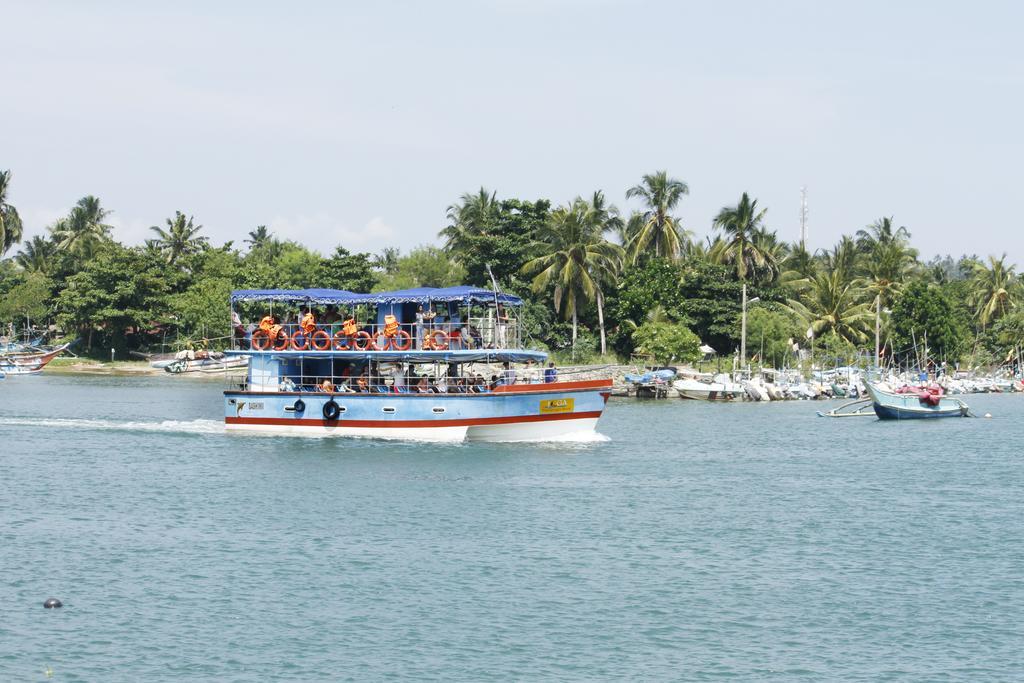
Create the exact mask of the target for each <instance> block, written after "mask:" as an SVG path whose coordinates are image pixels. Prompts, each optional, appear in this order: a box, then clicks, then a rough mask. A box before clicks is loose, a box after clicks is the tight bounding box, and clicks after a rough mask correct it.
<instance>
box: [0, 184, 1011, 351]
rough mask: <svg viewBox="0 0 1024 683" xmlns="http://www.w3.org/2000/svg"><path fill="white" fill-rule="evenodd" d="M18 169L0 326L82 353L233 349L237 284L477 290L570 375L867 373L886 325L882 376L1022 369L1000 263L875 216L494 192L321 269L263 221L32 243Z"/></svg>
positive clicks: (77, 216)
mask: <svg viewBox="0 0 1024 683" xmlns="http://www.w3.org/2000/svg"><path fill="white" fill-rule="evenodd" d="M12 178H13V176H12V173H11V172H10V171H3V172H0V322H2V323H3V326H4V333H5V334H7V335H11V334H13V335H14V336H18V335H20V334H23V333H24V331H25V328H26V327H28V328H31V329H32V330H36V331H40V330H45V331H48V332H49V333H51V334H52V335H54V336H56V337H57V338H61V339H75V338H77V339H79V340H80V342H79V344H78V346H77V347H76V352H78V353H80V354H82V355H86V356H93V357H97V358H109V357H110V350H111V349H114V350H115V353H116V354H118V355H119V357H124V354H126V353H127V351H129V350H131V349H137V348H151V349H155V348H156V347H159V346H162V347H164V348H165V349H169V350H174V349H182V348H199V347H210V348H220V347H223V346H227V345H229V343H230V334H231V330H230V317H229V315H228V305H229V304H228V299H229V294H230V292H231V291H232V290H234V289H262V288H267V289H270V288H280V289H298V288H307V287H326V288H337V289H346V290H351V291H357V292H368V291H384V290H389V289H400V288H407V287H446V286H451V285H457V284H475V285H480V286H483V287H488V288H490V287H491V277H490V275H489V273H488V266H490V271H491V272H492V273H493V275H494V278H495V280H496V281H497V283H498V285H499V287H500V288H501V289H502V290H503V291H506V292H510V293H514V294H517V295H519V296H521V297H523V299H524V300H525V305H524V307H523V310H522V316H523V324H524V326H525V327H524V329H525V330H526V331H527V332H528V335H529V337H528V338H529V339H530V343H531V345H532V346H535V347H540V348H545V349H547V350H549V351H550V352H551V353H552V354H553V356H554V357H555V358H556V359H557V360H559V361H560V362H569V361H570V360H571V361H572V362H575V363H586V362H603V361H608V362H613V361H615V360H621V361H626V360H629V359H630V358H631V357H634V356H636V355H639V356H642V357H646V358H649V359H651V360H652V361H655V362H658V363H672V362H691V361H694V360H696V359H698V358H700V357H701V356H702V355H703V354H702V352H701V350H700V346H701V345H709V346H711V347H712V348H714V349H715V350H716V351H717V352H718V353H719V354H721V355H723V356H734V355H735V354H737V353H738V349H739V347H740V345H741V344H740V329H741V325H740V318H741V305H742V304H741V301H742V292H743V289H744V288H746V291H747V297H748V301H751V302H755V303H753V304H751V305H750V306H748V310H747V325H746V351H747V354H746V355H747V358H746V359H745V360H747V361H749V362H752V363H755V364H763V365H766V366H773V367H782V366H795V365H796V363H797V362H798V359H799V358H803V359H804V360H805V361H806V359H807V358H808V352H813V354H814V361H815V362H816V363H818V364H821V365H824V366H832V365H841V364H852V363H856V362H861V363H865V362H868V360H869V359H871V360H873V357H874V352H875V332H876V323H877V325H878V330H879V337H880V344H881V355H882V357H883V358H884V359H885V361H886V362H887V363H893V364H898V365H902V366H911V367H921V366H923V365H926V364H930V363H935V364H938V363H940V362H946V363H947V364H951V365H952V364H961V365H966V366H970V367H977V366H994V365H999V364H1002V363H1006V362H1012V361H1015V360H1016V359H1017V358H1018V355H1019V353H1020V346H1021V340H1022V337H1024V311H1022V310H1021V309H1020V307H1019V306H1018V303H1019V302H1020V300H1021V294H1022V282H1021V278H1020V276H1018V275H1017V273H1016V272H1015V268H1014V266H1013V265H1011V264H1009V263H1007V257H1006V255H1005V254H1004V255H1002V256H1001V257H995V256H988V257H986V258H980V257H978V256H977V255H962V256H959V257H956V258H954V257H952V256H944V257H935V258H932V259H931V260H929V261H922V260H921V259H920V258H919V255H918V251H917V250H916V249H915V248H914V247H913V244H912V235H911V231H910V230H909V229H908V228H906V227H904V226H900V225H898V224H897V222H895V221H894V220H893V218H891V217H879V218H877V219H875V220H870V219H868V220H865V221H864V227H862V228H859V229H857V230H855V231H853V232H852V234H848V235H843V236H842V237H841V238H840V240H839V241H838V242H837V243H836V244H835V245H834V246H833V247H831V248H828V249H819V250H817V251H814V252H811V251H810V250H809V249H808V248H807V247H806V245H804V244H802V243H800V242H792V243H790V242H786V241H784V240H782V239H780V238H779V236H778V234H777V232H776V231H775V230H772V229H771V228H769V221H768V215H767V209H766V208H764V207H762V206H761V205H760V204H759V203H758V201H757V199H756V198H754V197H753V196H751V195H750V194H748V193H746V192H743V193H741V195H740V196H739V197H738V199H737V202H736V204H734V205H730V206H726V207H723V208H722V210H721V211H720V212H719V213H718V215H717V216H716V217H715V219H714V221H713V223H712V225H711V226H708V228H709V231H708V234H707V236H706V237H703V238H698V237H697V236H696V235H695V234H694V233H693V232H691V231H690V230H689V229H687V227H685V226H684V225H683V223H682V221H681V220H680V219H679V218H678V213H679V211H680V209H681V208H682V207H683V203H684V202H685V199H686V196H687V195H688V194H689V188H688V186H687V185H686V183H685V182H683V181H681V180H678V179H675V178H673V177H671V176H670V175H669V174H668V173H667V172H664V171H659V172H656V173H652V174H649V175H645V176H643V177H642V178H641V179H640V181H639V182H638V183H637V184H636V185H635V186H633V187H630V188H628V189H627V190H626V191H625V192H624V199H626V200H627V201H628V200H633V201H634V203H638V204H640V206H641V208H639V209H636V210H634V211H631V212H629V213H628V214H627V213H625V212H620V211H619V210H618V209H617V208H616V206H615V205H614V204H613V203H612V202H611V201H610V200H609V198H608V197H607V196H606V195H605V194H604V193H603V192H601V191H596V192H593V193H591V194H589V195H586V196H579V197H576V198H575V199H573V200H572V201H570V202H567V203H564V204H560V205H554V204H552V203H551V202H550V201H548V200H546V199H538V200H524V199H516V198H501V197H499V196H498V194H497V193H496V192H491V191H488V190H486V189H484V188H481V189H480V190H479V191H477V192H471V193H466V194H464V195H462V196H461V197H459V198H458V200H457V201H456V202H455V203H453V204H452V205H451V206H450V207H449V208H448V211H447V215H446V216H445V220H444V222H443V223H440V226H439V231H438V239H439V242H440V246H434V245H419V246H413V247H412V248H408V249H406V248H404V247H391V248H386V249H384V250H383V251H381V252H380V253H378V254H368V253H351V252H349V251H348V250H347V249H345V247H344V245H339V246H337V247H336V248H335V249H334V251H333V252H331V253H330V254H327V255H323V254H320V253H317V252H316V251H314V250H311V249H309V248H307V247H305V246H303V245H302V244H300V243H298V242H296V241H293V240H284V239H280V238H278V237H277V236H276V235H274V234H273V233H272V232H271V231H270V230H268V229H267V227H266V226H262V225H261V226H256V227H255V228H254V229H253V230H251V231H250V232H248V234H247V235H244V236H241V237H242V239H241V240H240V241H238V242H237V243H236V242H235V241H229V242H226V243H224V244H221V245H214V244H212V243H211V242H210V240H209V239H208V238H207V237H206V236H205V235H204V234H203V230H204V228H203V226H202V225H201V224H200V223H199V222H198V221H197V219H196V217H194V216H191V215H188V214H187V213H185V212H181V211H176V212H175V214H174V216H172V217H169V218H166V219H165V220H164V221H163V222H162V223H161V224H160V225H154V226H153V227H152V228H151V231H152V237H151V239H148V240H146V242H145V244H143V245H139V246H130V245H125V244H122V243H121V242H118V241H117V239H116V235H115V234H114V229H113V227H112V226H111V225H110V224H109V223H108V222H107V220H108V218H109V216H110V214H111V211H110V210H109V209H108V208H106V207H105V206H103V204H102V203H101V201H100V199H98V198H97V197H94V196H91V195H88V196H85V197H83V198H82V199H80V200H79V201H78V202H77V203H76V204H75V205H74V206H73V207H70V209H69V211H68V213H67V215H66V216H64V217H63V218H61V219H59V220H57V221H55V222H54V223H53V224H52V225H50V226H49V227H48V229H47V231H46V234H43V235H35V236H33V237H32V238H31V239H28V240H25V241H22V236H23V227H22V223H21V220H20V218H19V215H18V211H17V208H16V201H15V197H16V193H15V192H14V185H13V183H12Z"/></svg>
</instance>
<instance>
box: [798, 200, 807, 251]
mask: <svg viewBox="0 0 1024 683" xmlns="http://www.w3.org/2000/svg"><path fill="white" fill-rule="evenodd" d="M800 247H801V248H802V249H803V250H804V251H807V186H806V185H805V186H804V187H801V188H800Z"/></svg>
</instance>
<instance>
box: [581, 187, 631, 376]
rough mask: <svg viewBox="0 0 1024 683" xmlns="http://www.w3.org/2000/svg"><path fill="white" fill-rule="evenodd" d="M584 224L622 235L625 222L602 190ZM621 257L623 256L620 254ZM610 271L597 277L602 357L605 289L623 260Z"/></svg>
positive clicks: (589, 206)
mask: <svg viewBox="0 0 1024 683" xmlns="http://www.w3.org/2000/svg"><path fill="white" fill-rule="evenodd" d="M584 222H585V223H586V224H587V225H589V226H591V228H592V229H593V230H597V231H599V234H601V235H607V234H612V235H621V234H622V231H623V226H624V224H623V221H622V218H620V217H619V210H618V209H617V208H616V207H615V206H614V205H610V204H608V203H607V202H606V201H605V197H604V193H603V192H601V191H600V190H597V191H595V192H594V194H593V196H592V197H591V199H590V202H589V203H588V204H587V206H586V215H585V218H584ZM620 256H621V254H620ZM611 265H612V266H613V267H612V268H611V269H610V270H609V269H598V270H597V271H596V275H597V325H598V327H599V328H600V330H601V355H602V356H603V355H605V354H606V353H607V352H608V346H607V338H606V335H605V329H604V287H607V286H611V282H610V280H611V279H612V278H614V276H616V275H618V273H619V270H620V269H621V266H622V259H621V258H616V259H615V260H614V261H613V262H612V264H611Z"/></svg>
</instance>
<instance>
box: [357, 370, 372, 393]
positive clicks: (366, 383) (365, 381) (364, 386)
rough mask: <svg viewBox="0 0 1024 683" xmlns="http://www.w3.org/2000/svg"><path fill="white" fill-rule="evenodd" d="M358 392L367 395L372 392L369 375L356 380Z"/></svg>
mask: <svg viewBox="0 0 1024 683" xmlns="http://www.w3.org/2000/svg"><path fill="white" fill-rule="evenodd" d="M356 391H357V392H358V393H360V394H365V393H367V392H369V391H370V378H369V375H368V374H367V373H365V372H364V373H363V374H361V375H359V378H358V379H356Z"/></svg>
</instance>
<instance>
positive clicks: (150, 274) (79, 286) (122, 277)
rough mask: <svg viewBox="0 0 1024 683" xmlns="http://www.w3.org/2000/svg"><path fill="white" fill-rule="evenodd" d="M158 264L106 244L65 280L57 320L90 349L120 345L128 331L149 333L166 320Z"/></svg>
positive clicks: (138, 252) (162, 278) (164, 283)
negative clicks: (98, 345)
mask: <svg viewBox="0 0 1024 683" xmlns="http://www.w3.org/2000/svg"><path fill="white" fill-rule="evenodd" d="M163 265H164V264H163V262H161V261H159V260H156V259H154V258H152V257H151V256H149V255H147V254H145V253H144V252H143V251H142V250H141V249H138V248H135V249H129V248H125V247H122V246H121V245H119V244H115V243H107V244H105V245H103V246H102V247H101V248H99V249H98V250H97V251H96V253H95V254H94V255H93V258H91V259H89V260H88V262H86V263H85V265H84V267H83V268H82V270H81V271H80V272H78V273H77V274H75V275H73V276H71V277H70V278H68V280H67V286H66V287H65V288H64V290H63V291H62V292H61V293H60V296H59V297H58V298H57V311H58V321H59V322H60V323H61V324H62V325H63V326H64V328H65V329H66V330H69V331H70V330H74V331H77V332H78V333H79V334H83V335H84V336H85V340H86V348H87V349H92V348H93V347H94V344H95V342H96V341H97V335H98V336H99V337H101V338H102V340H103V348H107V347H114V348H118V349H124V348H125V347H126V338H125V333H126V331H127V329H128V328H140V327H141V328H143V329H149V328H152V327H153V326H154V325H157V324H160V323H162V322H164V321H165V320H166V312H167V311H166V303H167V293H168V289H169V286H168V282H167V278H166V277H165V276H164V273H163Z"/></svg>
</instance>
